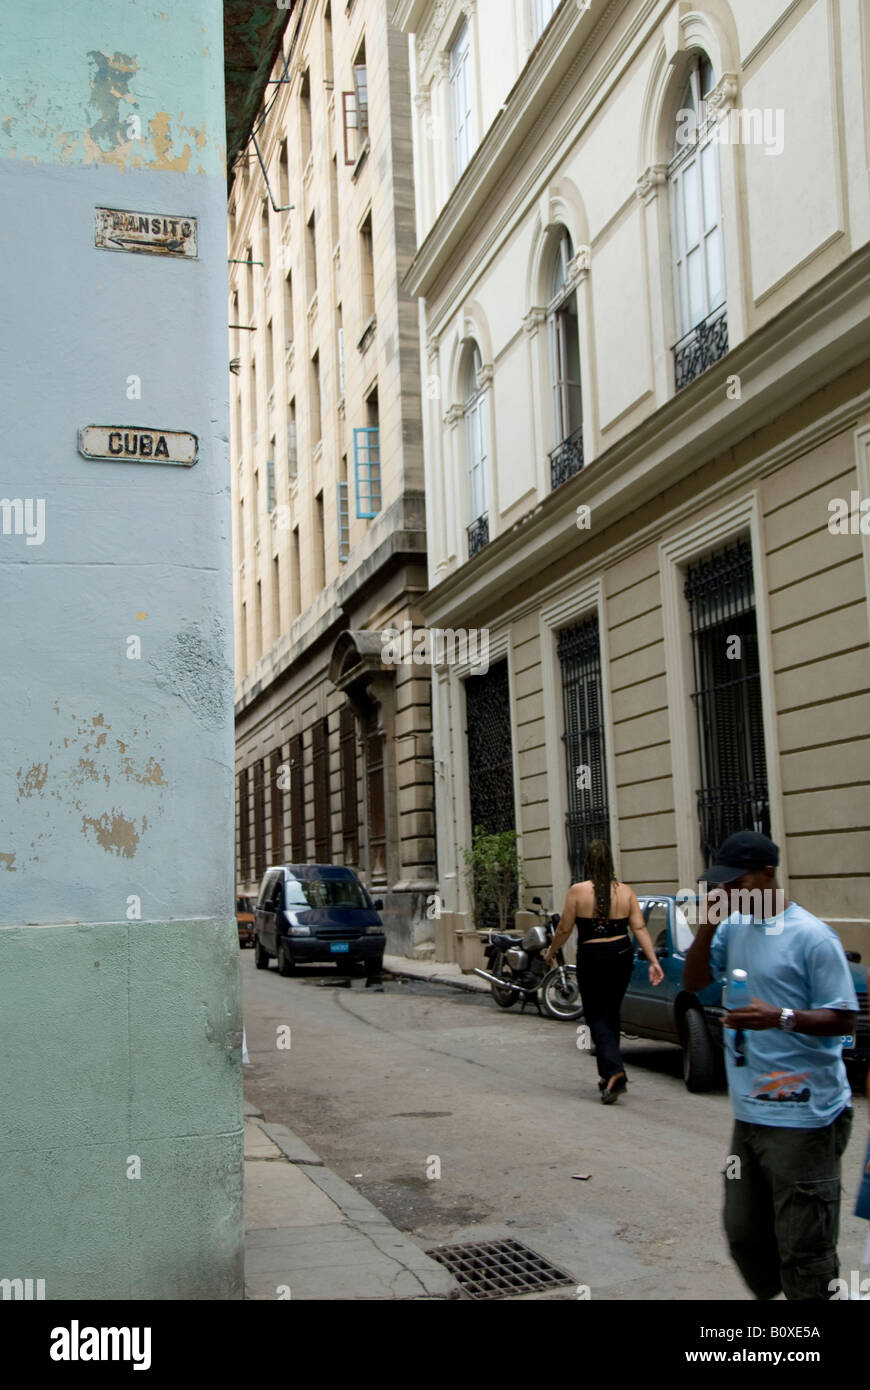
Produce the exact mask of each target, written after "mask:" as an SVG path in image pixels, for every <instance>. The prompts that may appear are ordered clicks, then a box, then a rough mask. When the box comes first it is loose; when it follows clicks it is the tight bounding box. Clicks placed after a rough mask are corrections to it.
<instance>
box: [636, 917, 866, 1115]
mask: <svg viewBox="0 0 870 1390" xmlns="http://www.w3.org/2000/svg"><path fill="white" fill-rule="evenodd" d="M638 901H639V903H640V906H641V910H642V912H643V915H644V921H645V922H646V925H647V930H648V931H649V934H650V937H651V938H652V943H653V948H654V949H655V953H656V956H657V957H658V960H659V962H660V964H661V967H662V970H663V971H664V979H663V980H662V982H661V984H660V985H657V986H655V987H653V986H652V985H651V984H650V982H649V973H648V969H647V962H646V958H645V956H644V954H643V951H642V950H641V949H640V948H639V947H638V948H636V950H635V960H634V967H633V970H632V975H631V980H630V982H629V986H628V990H627V991H626V995H625V999H624V1000H623V1004H622V1012H621V1026H622V1030H623V1032H625V1033H630V1034H633V1035H634V1036H636V1037H639V1038H651V1039H653V1040H654V1041H656V1042H667V1043H674V1044H676V1045H677V1046H678V1047H680V1048H681V1049H682V1053H683V1080H684V1081H685V1083H686V1088H687V1090H689V1091H709V1090H710V1089H711V1087H713V1086H714V1085H715V1084H716V1083H717V1081H719V1080H721V1079H723V1076H724V1054H723V1046H722V1019H723V1017H724V1015H725V1012H726V1010H725V1009H724V1007H723V1004H722V986H723V982H722V981H721V980H718V981H714V982H713V983H712V984H709V985H707V987H706V988H705V989H703V990H700V991H699V992H697V993H692V992H690V991H689V990H686V989H684V988H683V966H684V964H685V959H686V952H687V951H688V949H689V947H690V946H691V944H692V941H693V940H694V935H695V931H694V927H695V924H696V923H697V920H698V899H697V898H689V899H686V898H685V897H683V896H681V897H680V899H679V900H678V899H677V897H676V896H675V895H674V894H669V893H664V894H656V895H655V896H653V897H649V896H641V895H639V896H638ZM846 956H847V958H848V959H849V962H850V966H851V970H852V977H853V980H854V983H855V992H856V994H857V995H858V1009H859V1012H858V1017H857V1019H856V1021H855V1027H856V1032H855V1034H854V1035H853V1036H852V1037H851V1038H849V1039H845V1040H844V1044H843V1060H844V1062H845V1063H846V1066H847V1069H848V1070H849V1072H850V1074H851V1077H852V1080H853V1082H855V1081H858V1082H860V1080H861V1079H862V1078H863V1076H864V1075H866V1071H867V1064H868V1059H870V1030H868V1022H867V971H866V968H865V967H863V966H861V965H860V956H859V955H858V953H857V952H855V951H847V952H846Z"/></svg>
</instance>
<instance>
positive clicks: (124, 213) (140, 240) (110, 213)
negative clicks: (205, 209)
mask: <svg viewBox="0 0 870 1390" xmlns="http://www.w3.org/2000/svg"><path fill="white" fill-rule="evenodd" d="M94 245H95V246H100V247H102V248H103V249H104V250H106V251H144V252H147V253H148V254H149V255H152V256H182V257H185V258H186V259H188V260H196V256H197V250H196V218H195V217H184V216H180V215H177V214H174V215H173V214H168V213H153V212H136V211H131V210H129V209H125V208H95V209H94Z"/></svg>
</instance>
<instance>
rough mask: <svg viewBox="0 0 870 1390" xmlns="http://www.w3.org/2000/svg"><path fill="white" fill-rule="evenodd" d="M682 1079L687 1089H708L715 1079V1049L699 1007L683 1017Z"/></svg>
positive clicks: (697, 1090)
mask: <svg viewBox="0 0 870 1390" xmlns="http://www.w3.org/2000/svg"><path fill="white" fill-rule="evenodd" d="M682 1032H683V1080H684V1081H685V1083H686V1090H687V1091H694V1092H699V1091H709V1090H710V1088H711V1087H712V1086H713V1084H714V1082H715V1080H716V1050H715V1047H714V1045H713V1040H712V1038H711V1037H710V1032H709V1029H708V1028H707V1022H706V1019H705V1018H704V1015H703V1014H702V1013H701V1010H700V1009H694V1008H693V1009H687V1010H686V1013H685V1015H684V1017H683V1030H682Z"/></svg>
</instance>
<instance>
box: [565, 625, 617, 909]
mask: <svg viewBox="0 0 870 1390" xmlns="http://www.w3.org/2000/svg"><path fill="white" fill-rule="evenodd" d="M558 653H559V664H560V666H561V669H562V704H563V710H564V721H565V732H564V733H563V735H562V740H563V743H564V747H565V763H566V773H567V778H568V811H567V815H566V823H565V832H566V835H567V840H568V862H569V863H570V866H571V880H572V882H574V883H577V882H579V881H580V880H581V879H582V877H583V864H584V860H585V858H586V851H587V849H588V847H589V843H590V841H591V840H606V841H608V842H609V840H610V807H609V799H608V794H607V765H606V752H605V742H604V700H603V694H602V686H601V646H600V641H599V633H598V619H597V617H592V618H586V619H585V620H584V621H583V622H582V623H577V624H576V625H575V626H574V627H570V628H566V629H565V630H564V631H563V632H561V633H560V635H559V646H558Z"/></svg>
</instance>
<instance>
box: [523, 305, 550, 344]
mask: <svg viewBox="0 0 870 1390" xmlns="http://www.w3.org/2000/svg"><path fill="white" fill-rule="evenodd" d="M546 321H547V311H546V309H539V308H534V309H530V310H529V312H528V313H527V314H526V315H525V316H524V318H523V328H524V329H525V330H526V332H527V333H528V334H529V336H530V337H531V336H532V335H533V334H535V333H537V331H538V329H539V328H540V327H541V325H542V324H544V323H546Z"/></svg>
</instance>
